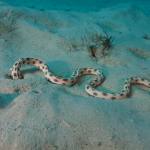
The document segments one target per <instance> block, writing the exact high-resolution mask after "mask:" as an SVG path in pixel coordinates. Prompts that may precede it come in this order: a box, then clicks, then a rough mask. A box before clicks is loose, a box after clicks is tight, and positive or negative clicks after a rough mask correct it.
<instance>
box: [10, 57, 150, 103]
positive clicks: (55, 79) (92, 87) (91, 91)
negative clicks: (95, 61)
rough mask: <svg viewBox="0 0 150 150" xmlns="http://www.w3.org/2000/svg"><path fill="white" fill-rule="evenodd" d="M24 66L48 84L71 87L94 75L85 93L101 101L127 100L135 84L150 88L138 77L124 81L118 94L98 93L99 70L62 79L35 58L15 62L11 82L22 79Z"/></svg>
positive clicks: (147, 83) (146, 82) (11, 71)
mask: <svg viewBox="0 0 150 150" xmlns="http://www.w3.org/2000/svg"><path fill="white" fill-rule="evenodd" d="M24 64H29V65H33V66H35V67H37V68H38V69H40V70H41V71H42V72H43V73H44V76H45V78H46V79H47V80H48V81H49V82H51V83H54V84H60V85H69V86H72V85H74V84H75V83H77V82H78V81H79V79H80V77H82V76H84V75H95V76H96V78H94V80H92V81H91V82H90V83H89V84H87V85H86V86H85V91H86V92H87V93H88V95H90V96H93V97H98V98H102V99H110V100H114V99H123V98H127V97H129V96H130V93H131V86H132V85H135V84H138V85H143V86H145V87H147V88H150V81H148V80H146V79H143V78H140V77H130V78H127V79H126V80H125V82H124V86H123V89H122V91H121V92H120V93H107V92H102V91H98V90H96V87H97V86H99V85H101V84H102V83H103V81H104V75H103V73H102V72H101V71H100V70H98V69H93V68H80V69H78V70H77V71H75V72H74V73H73V75H72V76H71V77H70V78H63V77H59V76H57V75H55V74H54V73H52V72H51V71H50V70H49V69H48V66H47V65H46V64H45V63H43V61H41V60H39V59H35V58H20V59H19V60H18V61H16V62H15V64H14V65H13V67H12V68H11V69H10V77H11V78H12V79H13V80H15V79H23V74H22V73H21V71H20V69H21V66H22V65H24Z"/></svg>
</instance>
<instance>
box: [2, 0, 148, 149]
mask: <svg viewBox="0 0 150 150" xmlns="http://www.w3.org/2000/svg"><path fill="white" fill-rule="evenodd" d="M145 8H146V9H145ZM149 25H150V8H149V9H148V8H147V7H146V6H144V5H142V4H141V5H140V4H139V5H134V4H130V3H127V4H118V5H116V6H112V7H109V8H104V9H101V10H99V11H92V12H90V11H88V12H84V11H83V12H82V11H71V10H65V11H64V10H43V9H40V10H37V9H34V8H26V7H15V6H10V5H8V4H5V3H2V2H1V3H0V150H10V149H11V150H134V149H135V150H149V148H150V90H149V89H147V90H144V89H143V88H139V87H133V89H132V95H131V97H130V98H127V99H124V100H121V101H111V100H110V101H107V100H103V99H100V98H94V97H90V96H88V95H87V94H86V92H85V90H84V86H85V84H86V83H88V82H89V81H90V79H91V78H92V77H90V76H88V77H84V78H82V79H81V80H80V82H79V83H77V84H76V85H74V86H73V87H65V86H60V85H55V84H51V83H49V82H47V81H46V80H45V78H44V76H43V74H42V73H41V72H40V71H38V70H37V69H35V68H34V67H32V66H27V67H24V68H23V72H24V75H25V78H24V80H11V79H8V78H6V76H5V75H6V73H7V72H8V71H9V68H10V67H12V65H13V63H14V62H15V61H16V60H17V59H18V58H20V57H35V58H40V59H41V60H43V61H44V62H45V63H46V64H48V66H49V68H50V70H52V71H53V72H54V73H56V74H57V75H61V76H64V77H69V76H70V75H71V74H72V72H73V71H74V70H75V69H77V68H80V67H93V68H98V69H101V70H102V71H103V72H104V74H105V76H106V82H105V83H104V84H103V85H102V87H99V88H98V89H99V90H104V91H106V90H108V89H110V90H111V91H113V92H118V91H119V90H120V89H121V87H122V85H123V81H124V79H126V78H127V77H130V76H142V77H144V78H146V79H149V80H150V27H149ZM105 32H107V33H108V34H109V35H111V36H112V38H113V46H112V48H111V49H110V50H109V51H108V52H107V54H106V56H102V55H101V54H98V55H97V59H95V58H92V56H91V55H90V52H89V47H90V46H91V45H93V44H95V43H94V42H95V40H93V37H97V36H99V35H104V34H105ZM99 53H101V52H99ZM108 91H109V90H108Z"/></svg>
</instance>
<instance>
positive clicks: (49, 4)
mask: <svg viewBox="0 0 150 150" xmlns="http://www.w3.org/2000/svg"><path fill="white" fill-rule="evenodd" d="M1 1H2V2H6V3H8V4H11V5H14V6H24V7H30V8H34V9H41V10H45V9H46V10H67V11H70V10H77V11H98V10H100V9H102V8H106V7H111V6H115V5H118V4H120V3H134V4H139V3H140V5H141V2H142V3H143V4H146V3H149V1H148V0H145V1H143V0H121V1H120V0H1Z"/></svg>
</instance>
